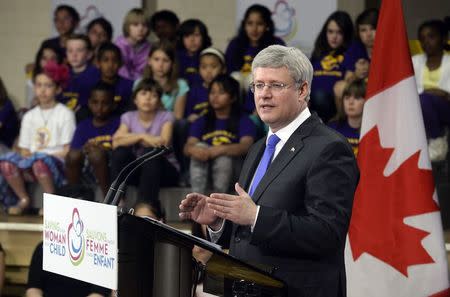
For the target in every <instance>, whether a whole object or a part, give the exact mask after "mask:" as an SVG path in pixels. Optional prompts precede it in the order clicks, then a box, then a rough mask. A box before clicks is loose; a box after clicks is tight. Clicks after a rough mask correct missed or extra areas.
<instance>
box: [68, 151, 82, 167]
mask: <svg viewBox="0 0 450 297" xmlns="http://www.w3.org/2000/svg"><path fill="white" fill-rule="evenodd" d="M82 161H83V153H82V152H81V151H74V150H70V151H69V153H68V154H67V157H66V163H67V164H68V165H71V164H76V163H81V162H82Z"/></svg>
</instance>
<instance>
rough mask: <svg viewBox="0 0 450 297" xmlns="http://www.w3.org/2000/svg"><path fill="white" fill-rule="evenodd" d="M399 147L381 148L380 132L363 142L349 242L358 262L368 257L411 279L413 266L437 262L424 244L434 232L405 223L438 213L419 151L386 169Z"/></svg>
mask: <svg viewBox="0 0 450 297" xmlns="http://www.w3.org/2000/svg"><path fill="white" fill-rule="evenodd" d="M393 150H394V149H392V148H382V147H381V144H380V138H379V134H378V128H377V127H374V128H373V129H372V130H370V131H369V132H368V133H367V134H366V135H365V136H364V137H363V139H362V140H361V143H360V154H361V155H359V156H358V164H359V167H360V171H361V178H360V181H359V185H358V188H357V190H356V194H355V201H354V205H353V214H352V218H351V222H350V229H349V238H350V245H351V249H352V253H353V259H354V261H356V260H357V259H358V258H359V257H360V256H361V254H362V253H364V252H365V253H368V254H370V255H372V256H373V257H375V258H378V259H379V260H381V261H383V262H385V263H386V264H388V265H390V266H392V267H393V268H394V269H396V270H398V271H399V272H400V273H402V274H404V275H405V276H406V277H407V276H408V272H407V269H408V267H409V266H411V265H417V264H427V263H434V261H433V259H432V258H431V257H430V255H429V254H428V253H427V251H426V250H425V249H424V248H423V246H422V244H421V240H422V239H424V238H425V237H426V236H427V235H428V234H429V233H428V232H425V231H423V230H420V229H417V228H414V227H411V226H409V225H406V224H405V223H404V219H405V218H406V217H409V216H414V215H420V214H425V213H430V212H434V211H438V210H439V207H438V206H437V205H436V203H435V201H434V200H433V192H434V181H433V176H432V173H431V170H425V169H420V168H418V165H417V164H418V160H419V155H420V151H418V152H416V153H414V154H413V155H412V156H411V157H409V158H408V159H407V160H406V161H404V162H403V163H402V164H401V165H400V166H399V167H398V168H397V170H395V171H394V172H393V173H392V174H391V175H390V176H387V177H386V176H384V175H383V170H384V168H385V166H386V163H387V161H388V160H389V158H390V157H391V155H392V152H393Z"/></svg>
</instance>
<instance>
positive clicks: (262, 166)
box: [248, 134, 280, 196]
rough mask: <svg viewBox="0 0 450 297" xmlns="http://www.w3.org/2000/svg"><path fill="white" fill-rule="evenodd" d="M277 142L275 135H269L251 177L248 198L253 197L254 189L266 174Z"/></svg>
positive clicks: (278, 139)
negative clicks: (253, 174) (251, 181)
mask: <svg viewBox="0 0 450 297" xmlns="http://www.w3.org/2000/svg"><path fill="white" fill-rule="evenodd" d="M279 141H280V138H278V136H277V135H276V134H272V135H270V137H269V141H267V146H266V149H265V150H264V154H263V156H262V158H261V161H259V165H258V168H257V169H256V172H255V176H254V177H253V183H252V186H251V187H250V191H249V192H248V194H249V195H250V196H252V195H253V193H254V192H255V189H256V187H257V186H258V184H259V182H260V181H261V180H262V178H263V176H264V174H265V173H266V171H267V168H269V165H270V162H271V161H272V158H273V154H274V153H275V146H276V145H277V143H278V142H279Z"/></svg>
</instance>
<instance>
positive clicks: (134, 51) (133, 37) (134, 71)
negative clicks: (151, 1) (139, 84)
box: [114, 8, 151, 80]
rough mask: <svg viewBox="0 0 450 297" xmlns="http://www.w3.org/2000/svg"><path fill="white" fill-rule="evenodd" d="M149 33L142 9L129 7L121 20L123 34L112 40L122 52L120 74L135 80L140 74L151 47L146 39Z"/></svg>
mask: <svg viewBox="0 0 450 297" xmlns="http://www.w3.org/2000/svg"><path fill="white" fill-rule="evenodd" d="M149 34H150V30H149V28H148V19H147V16H146V14H145V12H144V10H142V9H140V8H133V9H131V10H130V11H129V12H128V13H127V15H126V16H125V19H124V21H123V36H119V37H118V38H117V39H116V41H115V42H114V43H115V44H116V45H117V46H118V47H119V48H120V50H121V52H122V62H123V65H122V67H120V70H119V74H120V75H121V76H123V77H125V78H127V79H131V80H135V79H137V78H138V77H140V76H141V75H142V72H143V71H144V67H145V65H146V64H147V56H148V52H149V51H150V48H151V45H150V43H149V42H148V41H147V37H148V35H149Z"/></svg>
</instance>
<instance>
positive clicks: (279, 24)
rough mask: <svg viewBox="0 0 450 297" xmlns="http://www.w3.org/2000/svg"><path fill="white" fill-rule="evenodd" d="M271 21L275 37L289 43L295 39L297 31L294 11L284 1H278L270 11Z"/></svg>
mask: <svg viewBox="0 0 450 297" xmlns="http://www.w3.org/2000/svg"><path fill="white" fill-rule="evenodd" d="M272 19H273V20H274V23H275V35H276V36H278V37H281V38H283V39H284V40H285V41H289V40H291V39H293V38H294V37H295V35H296V34H297V31H298V24H297V20H296V19H295V9H294V7H292V6H290V5H289V3H288V2H287V1H285V0H278V1H277V2H276V3H275V6H274V9H273V11H272Z"/></svg>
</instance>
